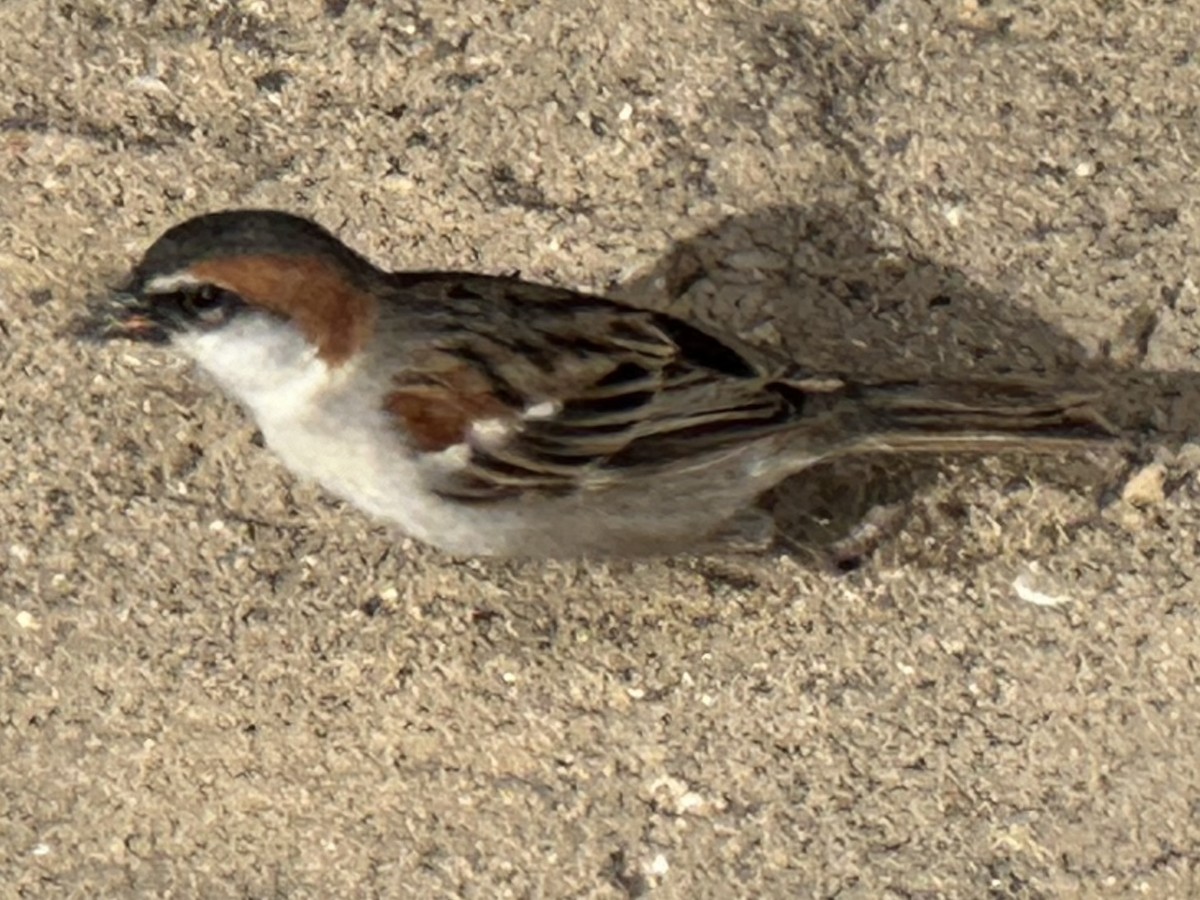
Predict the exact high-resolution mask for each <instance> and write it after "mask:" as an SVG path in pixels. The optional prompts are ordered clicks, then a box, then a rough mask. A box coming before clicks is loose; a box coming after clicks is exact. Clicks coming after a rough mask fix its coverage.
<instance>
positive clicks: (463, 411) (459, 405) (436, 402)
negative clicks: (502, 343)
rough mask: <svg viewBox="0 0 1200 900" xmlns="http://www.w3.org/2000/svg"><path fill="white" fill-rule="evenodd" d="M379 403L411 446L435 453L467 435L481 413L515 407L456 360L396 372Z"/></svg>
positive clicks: (496, 415)
mask: <svg viewBox="0 0 1200 900" xmlns="http://www.w3.org/2000/svg"><path fill="white" fill-rule="evenodd" d="M394 382H395V384H396V389H395V390H394V391H392V392H390V393H389V394H388V395H387V396H386V397H385V398H384V403H383V407H384V409H385V410H386V411H387V412H388V413H389V414H391V415H392V416H394V417H395V418H396V419H397V424H399V425H400V426H401V427H402V428H403V429H404V432H405V433H406V434H407V435H408V436H409V439H410V440H411V441H412V444H413V446H414V447H416V449H418V450H420V451H422V452H424V453H437V452H439V451H442V450H445V449H447V448H448V447H453V446H454V445H455V444H461V443H462V442H463V441H465V440H466V439H467V436H468V432H470V430H471V426H473V425H474V424H475V423H477V422H480V421H482V420H485V419H502V420H512V419H515V418H516V415H515V412H514V410H513V409H512V408H510V407H509V406H508V405H507V404H506V403H504V402H503V401H502V400H500V399H499V398H498V397H497V396H496V395H495V394H494V393H493V392H492V391H491V389H490V387H489V385H488V384H487V379H486V378H484V377H483V376H482V375H481V374H480V373H478V372H476V371H475V370H474V369H471V368H469V367H467V366H462V365H461V364H460V365H459V366H457V367H455V368H444V369H440V370H439V369H438V368H436V367H435V368H432V369H425V368H422V369H417V370H413V371H410V372H405V373H403V374H401V375H397V376H396V378H395V379H394Z"/></svg>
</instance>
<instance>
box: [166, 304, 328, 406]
mask: <svg viewBox="0 0 1200 900" xmlns="http://www.w3.org/2000/svg"><path fill="white" fill-rule="evenodd" d="M174 344H175V346H176V347H178V348H179V349H180V350H181V351H183V352H184V353H185V354H187V355H188V356H190V357H191V358H192V359H194V360H195V361H196V362H197V363H199V364H200V366H201V367H202V368H203V369H204V370H205V371H207V372H208V373H209V374H210V375H211V376H212V377H213V378H215V379H216V380H217V382H218V383H220V385H221V387H222V388H224V389H225V390H226V391H227V392H228V393H230V394H231V395H233V396H234V397H235V398H237V399H238V400H240V401H241V402H242V403H244V404H245V405H246V406H248V407H249V408H250V411H251V412H252V413H253V414H254V416H255V418H256V419H258V420H259V422H260V423H262V422H264V421H265V420H267V421H269V420H271V419H279V418H281V417H291V416H294V415H296V414H297V413H301V412H302V411H303V410H304V409H306V408H307V407H308V406H309V404H310V402H311V400H312V397H313V394H314V393H315V392H316V391H318V390H320V389H321V388H322V387H324V386H325V385H326V384H327V383H328V379H329V367H328V366H327V365H326V364H325V363H324V362H323V361H322V360H321V359H319V358H318V356H317V350H316V348H315V347H314V346H313V345H312V344H311V343H310V342H309V340H308V339H307V338H306V337H305V336H304V335H303V334H301V333H300V331H299V330H298V329H297V328H296V327H295V326H294V325H292V324H291V323H287V322H281V321H279V320H278V319H276V318H274V317H272V316H267V315H262V314H257V313H248V314H247V313H243V314H242V315H240V316H238V317H237V318H235V319H234V320H233V321H231V322H229V323H227V324H226V325H224V326H223V327H221V328H218V329H216V330H215V331H211V332H199V331H185V332H183V333H181V334H178V335H176V336H175V338H174Z"/></svg>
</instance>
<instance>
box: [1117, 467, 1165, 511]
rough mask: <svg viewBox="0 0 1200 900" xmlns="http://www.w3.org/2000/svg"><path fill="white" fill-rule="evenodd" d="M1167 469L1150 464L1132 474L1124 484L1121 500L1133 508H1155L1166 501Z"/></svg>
mask: <svg viewBox="0 0 1200 900" xmlns="http://www.w3.org/2000/svg"><path fill="white" fill-rule="evenodd" d="M1166 481H1167V467H1166V466H1164V465H1163V464H1162V463H1158V462H1155V463H1150V465H1148V466H1143V467H1142V468H1141V469H1139V470H1138V471H1136V472H1134V473H1133V475H1131V476H1130V477H1129V480H1128V481H1127V482H1125V487H1124V489H1123V490H1122V491H1121V499H1122V500H1124V501H1125V502H1126V503H1131V504H1133V505H1134V506H1157V505H1158V504H1160V503H1162V502H1163V501H1164V500H1165V499H1166V496H1167V495H1166V491H1165V486H1166Z"/></svg>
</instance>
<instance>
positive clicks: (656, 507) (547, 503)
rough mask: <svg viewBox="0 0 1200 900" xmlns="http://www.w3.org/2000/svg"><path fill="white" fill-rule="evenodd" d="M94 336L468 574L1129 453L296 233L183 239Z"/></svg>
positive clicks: (972, 396)
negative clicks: (144, 348) (222, 397)
mask: <svg viewBox="0 0 1200 900" xmlns="http://www.w3.org/2000/svg"><path fill="white" fill-rule="evenodd" d="M81 333H82V334H84V335H86V336H88V337H90V338H93V339H102V340H108V339H112V338H126V339H131V340H135V341H144V342H149V343H162V344H169V345H170V347H171V348H172V349H173V350H176V351H178V352H180V353H182V354H184V355H185V356H187V357H190V358H191V359H192V360H194V361H195V362H197V363H198V364H199V366H200V367H201V368H202V369H204V370H205V371H206V372H207V373H208V374H209V375H210V376H212V378H213V379H215V380H216V382H217V383H218V384H219V385H220V386H221V387H222V388H223V389H224V390H225V391H226V392H228V393H229V394H230V395H232V396H233V397H234V398H236V399H237V400H238V401H240V402H241V404H242V405H243V406H244V407H245V408H246V409H247V410H248V411H249V413H250V414H251V415H252V416H253V417H254V419H255V421H256V422H257V424H258V426H259V428H260V429H261V431H262V434H263V437H264V439H265V441H266V443H267V445H268V446H269V447H270V448H271V449H272V450H273V451H274V452H275V453H276V454H277V455H278V456H279V458H280V459H281V460H282V461H283V463H284V464H285V465H286V466H287V467H288V468H289V469H291V470H292V471H293V472H294V473H296V474H298V475H300V476H302V477H306V478H310V479H314V480H315V481H317V482H319V483H320V484H322V485H323V486H324V487H325V488H327V489H328V490H329V491H331V492H332V493H334V494H336V495H338V496H339V497H341V498H343V499H345V500H347V501H349V502H350V503H352V504H353V505H355V506H357V507H359V508H360V509H362V510H364V511H366V512H367V513H369V514H371V515H374V516H377V517H379V518H381V519H384V520H387V521H389V522H392V523H395V524H396V525H398V526H399V527H400V528H401V529H403V531H404V532H406V533H407V534H408V535H411V536H412V537H415V538H418V539H420V540H422V541H425V542H427V543H429V544H432V545H435V546H437V547H440V548H442V549H444V550H446V551H449V552H451V553H455V554H462V555H470V556H475V555H480V556H509V557H513V556H516V557H577V556H599V557H604V556H639V555H640V556H644V555H660V554H668V553H674V552H680V551H686V550H689V549H693V550H694V549H698V548H699V549H709V548H711V547H712V546H714V545H716V544H719V543H720V542H721V541H724V540H729V539H739V538H745V537H748V536H751V535H752V536H753V538H752V539H753V541H754V542H756V543H757V542H761V541H763V540H764V536H766V535H769V534H770V532H771V527H772V523H771V521H770V517H769V515H768V514H767V513H766V512H765V511H763V510H761V509H759V508H758V507H757V506H756V500H757V499H758V498H759V496H760V495H761V494H763V493H764V492H765V491H767V490H768V489H770V488H772V487H773V486H775V485H776V484H778V483H779V482H780V481H782V480H783V479H784V478H787V477H788V476H791V475H794V474H796V473H798V472H801V471H803V470H805V469H807V468H809V467H811V466H813V465H815V464H817V463H821V462H824V461H826V460H829V459H832V458H835V457H840V456H846V455H850V454H865V453H907V452H934V453H952V452H993V451H1009V450H1019V451H1031V452H1056V451H1061V450H1063V449H1066V448H1071V447H1079V446H1087V445H1089V444H1092V443H1094V442H1097V441H1104V440H1107V439H1110V438H1111V436H1112V435H1113V429H1112V428H1111V427H1110V426H1109V425H1108V424H1107V422H1106V421H1105V420H1104V418H1103V417H1102V416H1101V415H1100V414H1099V413H1098V412H1097V411H1096V410H1095V409H1094V408H1093V406H1092V405H1091V399H1092V398H1091V397H1090V396H1089V395H1088V394H1086V393H1064V392H1056V391H1051V390H1047V389H1044V388H1039V387H1037V386H1035V385H1031V384H1029V383H1028V382H1022V381H1000V382H997V381H986V382H984V381H980V382H955V383H944V384H935V383H916V382H896V383H864V382H861V381H859V382H856V381H854V380H853V379H852V378H849V377H844V376H842V375H835V374H828V373H822V372H811V371H807V370H805V369H804V368H803V367H802V366H800V365H798V364H797V363H795V362H792V361H790V360H787V359H781V358H778V357H775V356H772V355H771V354H768V353H766V352H763V351H760V350H757V349H752V348H750V347H748V346H745V345H743V344H742V343H741V342H740V341H738V340H736V339H734V338H732V337H728V336H725V335H721V334H718V333H716V332H714V331H712V330H709V329H707V328H702V327H699V326H697V325H694V324H690V323H688V322H685V321H683V320H681V319H679V318H676V317H674V316H670V315H667V314H664V313H661V312H654V311H651V310H648V309H640V308H636V307H633V306H629V305H625V304H622V303H618V302H615V301H613V300H609V299H605V298H603V297H599V296H591V295H587V294H583V293H577V292H575V291H570V290H565V289H561V288H556V287H551V286H548V285H543V284H533V283H529V282H526V281H522V280H520V279H518V278H516V277H496V276H488V275H478V274H471V273H464V272H440V271H399V272H386V271H383V270H380V269H378V268H376V267H375V266H374V265H372V264H371V263H370V262H368V261H367V260H366V259H365V258H363V257H362V256H360V255H359V254H358V253H356V252H355V251H353V250H351V249H350V248H349V247H347V246H346V245H345V244H343V243H342V242H341V241H339V240H338V239H337V238H336V237H334V236H333V235H332V234H331V233H330V232H329V231H327V230H325V229H324V228H322V227H321V226H320V225H317V224H316V223H314V222H312V221H310V220H308V219H305V218H302V217H299V216H295V215H291V214H289V213H285V212H279V211H270V210H230V211H224V212H216V213H211V214H208V215H202V216H199V217H197V218H193V219H190V220H188V221H186V222H183V223H181V224H179V225H177V226H175V227H173V228H171V229H170V230H168V231H167V232H166V233H165V234H163V235H162V236H161V237H160V238H159V239H158V240H157V241H155V242H154V244H153V245H151V247H150V248H149V250H147V251H146V254H145V255H144V256H143V258H142V260H141V261H140V262H139V263H138V264H137V266H136V267H135V269H134V271H133V273H132V276H131V278H130V280H129V282H128V284H127V285H126V286H125V287H124V288H123V289H122V290H120V291H118V292H115V293H112V294H108V295H106V296H104V297H102V298H98V299H96V300H94V301H93V303H92V306H91V308H90V310H89V314H88V316H87V317H86V319H85V321H84V322H83V323H82V328H81Z"/></svg>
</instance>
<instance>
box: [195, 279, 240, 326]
mask: <svg viewBox="0 0 1200 900" xmlns="http://www.w3.org/2000/svg"><path fill="white" fill-rule="evenodd" d="M240 302H241V298H240V297H238V295H237V294H235V293H233V292H232V291H227V290H225V289H223V288H219V287H217V286H215V285H211V284H206V285H202V286H201V287H199V288H198V289H197V290H195V291H191V292H189V293H187V294H186V295H184V298H183V308H184V310H185V311H186V312H187V313H188V314H189V315H191V316H193V317H194V318H196V319H197V320H198V321H200V322H203V323H204V324H205V325H220V324H221V323H222V322H224V321H225V320H226V319H227V318H229V314H230V313H231V312H232V311H233V309H234V307H236V306H237V305H238V304H240Z"/></svg>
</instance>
